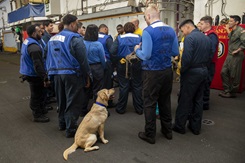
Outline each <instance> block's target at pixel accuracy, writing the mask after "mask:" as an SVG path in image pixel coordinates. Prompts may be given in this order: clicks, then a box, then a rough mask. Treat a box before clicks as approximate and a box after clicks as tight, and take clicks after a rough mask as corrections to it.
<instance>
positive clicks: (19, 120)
mask: <svg viewBox="0 0 245 163" xmlns="http://www.w3.org/2000/svg"><path fill="white" fill-rule="evenodd" d="M18 71H19V55H17V54H6V53H0V162H1V163H46V162H47V163H62V162H65V161H64V160H63V157H62V154H63V151H64V150H65V149H66V148H68V147H69V146H70V145H71V144H72V143H73V139H72V138H70V139H67V138H65V132H64V131H58V125H57V124H58V121H57V113H56V111H55V110H52V111H50V112H49V113H48V114H47V115H48V117H50V119H51V121H50V122H49V123H46V124H41V123H34V122H32V121H31V119H32V115H31V111H30V109H29V99H28V97H29V95H30V93H29V87H28V84H27V83H23V84H22V83H20V79H19V78H18V77H19V73H18ZM178 86H179V85H178V83H174V87H173V92H172V113H173V117H174V114H175V110H176V106H177V96H176V94H177V91H178ZM218 92H219V91H217V90H211V110H209V111H205V112H204V114H203V119H210V120H213V121H214V122H215V124H214V125H211V126H209V125H203V126H202V131H201V134H200V135H199V136H195V135H193V134H192V133H191V132H190V131H189V130H187V133H186V134H185V135H180V134H177V133H174V138H173V140H171V141H169V140H167V139H166V138H164V137H163V136H162V135H161V133H160V131H159V130H160V124H159V121H158V123H157V125H158V126H157V127H158V128H157V129H158V130H157V136H156V144H155V145H151V144H148V143H146V142H143V141H142V140H140V139H139V138H138V136H137V134H138V132H139V131H143V129H144V116H143V115H141V116H139V115H137V114H136V113H135V112H134V110H133V106H132V100H131V96H130V97H129V102H128V110H127V112H126V114H124V115H119V114H117V113H116V112H115V111H114V109H110V112H111V116H110V117H109V119H108V120H107V122H106V126H105V137H106V138H107V139H108V140H109V143H108V144H102V143H101V142H100V141H98V142H97V143H96V144H97V145H99V147H100V149H99V150H98V151H93V152H89V153H85V152H83V150H82V149H77V151H76V152H75V153H73V154H71V155H70V156H69V159H68V161H67V162H72V163H81V162H84V163H109V162H110V163H245V127H244V124H245V93H243V94H238V97H237V98H234V99H223V98H221V97H218ZM117 94H118V91H117ZM53 106H55V104H53ZM80 121H81V118H80Z"/></svg>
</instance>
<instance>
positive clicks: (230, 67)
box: [221, 51, 244, 93]
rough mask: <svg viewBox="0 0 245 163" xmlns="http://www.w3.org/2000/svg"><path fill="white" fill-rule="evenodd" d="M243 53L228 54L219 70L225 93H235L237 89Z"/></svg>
mask: <svg viewBox="0 0 245 163" xmlns="http://www.w3.org/2000/svg"><path fill="white" fill-rule="evenodd" d="M243 59H244V53H243V51H242V52H239V53H237V54H235V55H231V54H228V56H227V58H226V60H225V63H224V65H223V67H222V70H221V77H222V81H223V87H224V91H225V92H229V93H236V92H237V91H238V89H239V85H240V78H241V71H242V62H243Z"/></svg>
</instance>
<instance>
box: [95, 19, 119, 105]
mask: <svg viewBox="0 0 245 163" xmlns="http://www.w3.org/2000/svg"><path fill="white" fill-rule="evenodd" d="M108 33H109V29H108V27H107V26H106V25H105V24H101V25H100V26H99V38H98V41H99V42H101V44H102V45H103V47H104V51H105V57H106V69H105V73H104V75H105V76H104V77H105V79H104V81H105V82H104V88H106V89H111V88H112V87H113V79H112V75H113V70H114V67H113V64H114V63H113V61H112V60H111V55H110V52H109V49H110V48H111V45H112V44H113V39H112V37H111V35H108ZM115 106H116V104H114V103H113V101H112V100H109V101H108V108H112V107H115Z"/></svg>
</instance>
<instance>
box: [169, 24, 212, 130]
mask: <svg viewBox="0 0 245 163" xmlns="http://www.w3.org/2000/svg"><path fill="white" fill-rule="evenodd" d="M179 29H180V30H181V31H182V33H183V34H184V36H185V40H184V51H183V54H182V59H181V69H180V76H181V78H180V93H179V99H178V106H177V110H176V114H175V124H174V126H173V131H175V132H178V133H180V134H184V133H185V125H186V122H187V120H189V124H188V128H189V129H190V130H191V131H192V133H193V134H195V135H198V134H200V130H201V122H202V113H203V92H204V84H205V82H206V80H207V77H208V69H207V65H208V63H209V62H210V60H211V58H212V56H213V54H212V45H211V44H212V42H211V40H210V39H209V37H207V36H205V35H204V34H203V33H202V32H200V31H199V30H198V29H197V28H195V25H194V23H193V21H192V20H191V19H187V20H184V21H183V22H182V23H181V24H180V25H179Z"/></svg>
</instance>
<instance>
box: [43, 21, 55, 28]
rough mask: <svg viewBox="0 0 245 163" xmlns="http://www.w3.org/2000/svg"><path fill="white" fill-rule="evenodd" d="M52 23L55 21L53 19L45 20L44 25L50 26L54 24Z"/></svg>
mask: <svg viewBox="0 0 245 163" xmlns="http://www.w3.org/2000/svg"><path fill="white" fill-rule="evenodd" d="M52 23H53V21H52V20H45V21H44V22H43V26H44V27H47V26H49V24H52Z"/></svg>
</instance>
